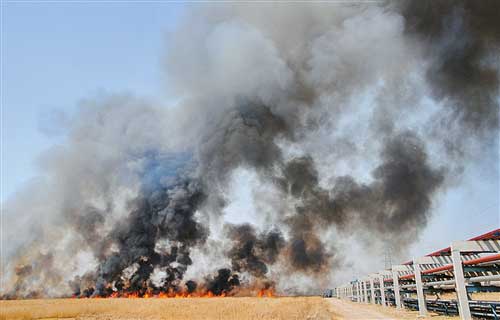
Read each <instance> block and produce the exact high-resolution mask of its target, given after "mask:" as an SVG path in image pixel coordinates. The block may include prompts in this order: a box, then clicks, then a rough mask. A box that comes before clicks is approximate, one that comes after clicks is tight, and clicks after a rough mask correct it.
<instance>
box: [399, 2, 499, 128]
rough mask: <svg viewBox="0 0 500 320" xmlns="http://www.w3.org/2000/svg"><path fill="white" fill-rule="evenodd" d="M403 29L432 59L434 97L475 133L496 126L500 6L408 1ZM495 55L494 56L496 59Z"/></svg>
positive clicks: (431, 77)
mask: <svg viewBox="0 0 500 320" xmlns="http://www.w3.org/2000/svg"><path fill="white" fill-rule="evenodd" d="M402 7H403V8H402V15H403V16H404V17H405V22H406V23H405V29H406V32H408V33H409V34H410V35H412V36H415V37H417V38H418V39H419V41H422V42H423V43H424V44H425V45H426V46H427V48H426V51H427V54H429V55H431V56H432V58H431V60H430V67H429V68H428V70H427V71H426V76H427V79H428V80H429V82H430V84H431V86H432V88H433V94H434V95H435V96H436V97H437V98H438V99H445V100H449V102H447V105H448V106H449V107H451V108H453V110H454V113H455V116H456V117H458V118H460V119H461V120H462V121H463V122H464V123H465V124H467V125H469V126H471V127H472V128H473V129H474V130H478V129H489V128H491V127H497V126H498V94H499V86H500V82H499V76H498V72H499V63H498V50H499V49H500V35H499V32H498V30H500V4H499V3H498V1H494V0H487V1H472V0H464V1H457V0H450V1H440V2H439V3H436V2H435V1H406V2H404V4H403V5H402ZM495 52H496V53H495Z"/></svg>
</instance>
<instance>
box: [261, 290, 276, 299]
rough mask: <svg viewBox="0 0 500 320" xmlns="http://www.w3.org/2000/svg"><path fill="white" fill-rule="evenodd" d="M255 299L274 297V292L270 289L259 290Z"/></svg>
mask: <svg viewBox="0 0 500 320" xmlns="http://www.w3.org/2000/svg"><path fill="white" fill-rule="evenodd" d="M257 297H259V298H263V297H267V298H272V297H274V290H273V289H272V288H269V289H260V290H259V292H257Z"/></svg>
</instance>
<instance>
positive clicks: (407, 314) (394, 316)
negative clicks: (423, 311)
mask: <svg viewBox="0 0 500 320" xmlns="http://www.w3.org/2000/svg"><path fill="white" fill-rule="evenodd" d="M327 300H328V301H329V303H330V308H331V311H332V312H334V313H335V315H336V317H335V318H333V319H346V320H347V319H348V320H399V319H417V317H418V312H417V311H408V310H396V308H393V307H385V308H384V307H382V306H380V305H372V304H367V303H356V302H349V301H345V300H339V299H327ZM419 319H432V320H444V319H447V320H452V319H460V318H458V317H445V316H439V315H434V314H431V315H430V316H429V317H426V318H419Z"/></svg>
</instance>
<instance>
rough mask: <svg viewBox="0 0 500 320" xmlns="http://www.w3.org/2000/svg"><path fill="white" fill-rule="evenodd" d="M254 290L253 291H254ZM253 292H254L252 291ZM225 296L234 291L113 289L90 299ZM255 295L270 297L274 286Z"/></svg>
mask: <svg viewBox="0 0 500 320" xmlns="http://www.w3.org/2000/svg"><path fill="white" fill-rule="evenodd" d="M254 292H255V291H254ZM246 293H247V294H250V293H251V291H250V292H249V291H247V292H246ZM242 294H243V295H245V293H243V292H239V296H242ZM254 294H255V293H254ZM227 296H234V293H228V292H222V293H219V294H215V293H214V292H212V291H210V290H197V291H195V292H187V291H179V292H175V291H173V290H168V291H161V292H156V293H155V292H153V291H152V290H148V291H146V292H139V291H135V292H129V291H123V292H120V291H114V292H112V293H111V294H109V295H105V296H98V295H95V296H91V297H90V298H92V299H102V298H126V299H139V298H142V299H170V298H174V299H180V298H224V297H227ZM256 296H257V297H259V298H272V297H275V291H274V288H263V289H260V290H258V291H257V293H256ZM73 298H86V297H83V296H80V297H79V296H73Z"/></svg>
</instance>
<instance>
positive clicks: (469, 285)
mask: <svg viewBox="0 0 500 320" xmlns="http://www.w3.org/2000/svg"><path fill="white" fill-rule="evenodd" d="M450 291H455V292H456V296H457V299H456V300H439V293H441V292H450ZM481 291H500V229H496V230H493V231H491V232H488V233H485V234H483V235H480V236H478V237H474V238H472V239H469V240H467V241H454V242H453V243H452V244H451V246H450V247H448V248H445V249H441V250H438V251H436V252H432V253H430V254H428V255H426V256H423V257H416V258H414V259H412V261H408V262H406V263H403V264H400V265H393V266H392V268H391V269H390V270H382V271H380V272H378V273H373V274H370V275H368V277H365V278H360V279H356V280H353V281H351V282H350V283H348V284H345V285H343V286H339V287H337V288H335V289H333V292H334V294H333V296H334V297H336V298H339V299H348V300H351V301H354V302H359V303H372V304H381V305H382V306H384V307H387V306H390V305H394V306H395V307H396V308H399V309H400V308H405V307H406V308H411V309H416V310H418V311H419V315H421V316H426V315H427V314H428V310H430V311H433V312H438V313H445V314H450V315H452V314H459V315H460V318H461V319H465V320H470V319H472V317H479V318H486V319H488V318H490V319H500V301H499V302H495V301H474V300H471V299H470V297H469V293H470V292H481ZM431 293H434V294H436V296H437V297H438V299H436V300H429V299H426V296H425V294H431ZM412 294H413V295H415V294H416V296H417V299H415V298H411V297H410V295H412Z"/></svg>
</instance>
